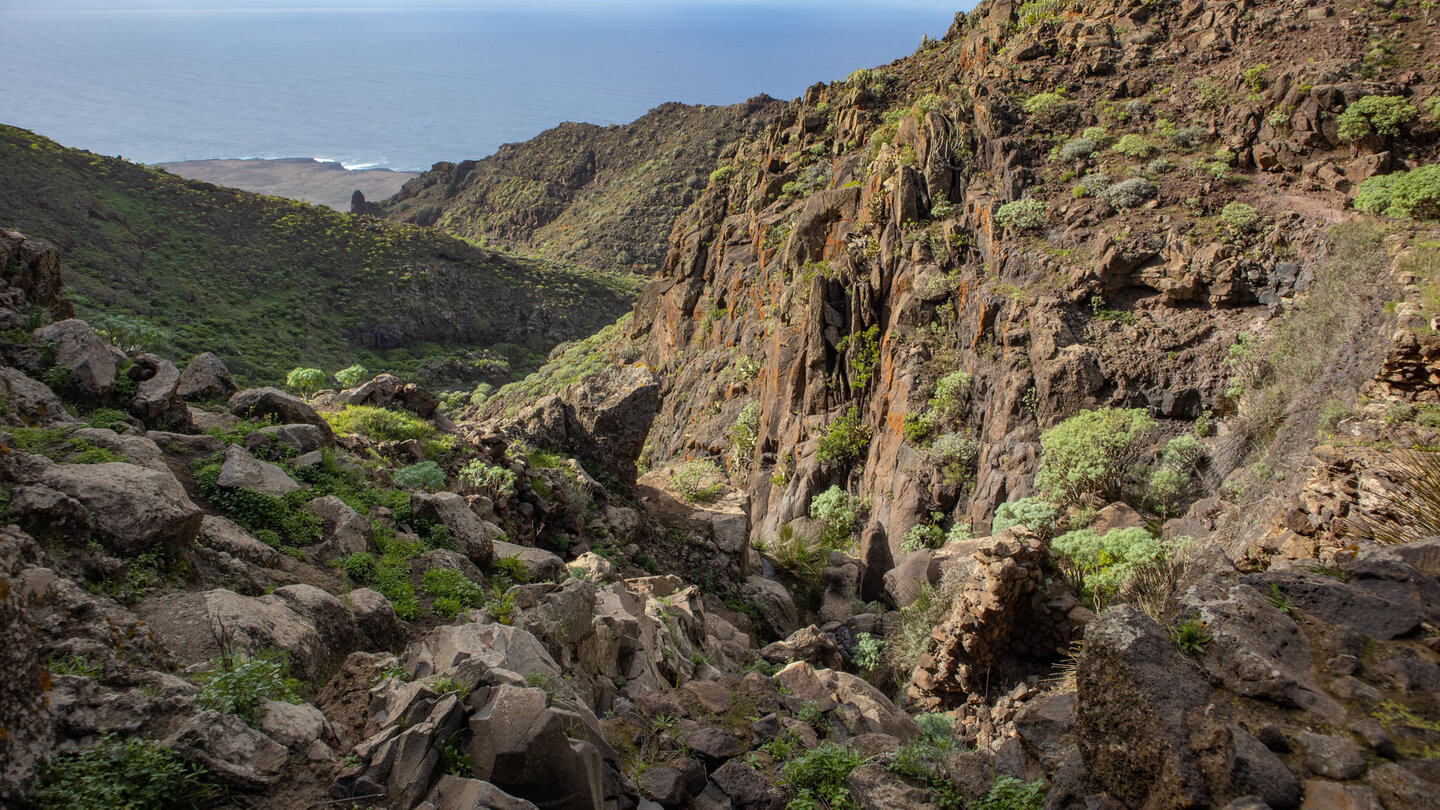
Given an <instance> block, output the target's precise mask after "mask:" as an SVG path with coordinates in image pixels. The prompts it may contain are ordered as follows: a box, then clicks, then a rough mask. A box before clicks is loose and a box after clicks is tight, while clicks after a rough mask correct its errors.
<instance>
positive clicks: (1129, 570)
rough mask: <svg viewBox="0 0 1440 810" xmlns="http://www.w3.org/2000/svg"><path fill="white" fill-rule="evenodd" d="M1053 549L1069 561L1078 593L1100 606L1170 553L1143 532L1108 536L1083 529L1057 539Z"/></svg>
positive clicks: (1113, 532) (1125, 531) (1123, 531)
mask: <svg viewBox="0 0 1440 810" xmlns="http://www.w3.org/2000/svg"><path fill="white" fill-rule="evenodd" d="M1050 549H1051V551H1053V552H1054V553H1055V554H1056V555H1058V556H1059V557H1061V558H1062V559H1063V560H1064V561H1065V563H1066V565H1065V567H1066V569H1067V572H1069V573H1070V574H1071V576H1072V579H1073V580H1074V582H1075V584H1076V585H1078V586H1079V588H1077V590H1079V591H1080V592H1081V593H1082V594H1083V595H1084V596H1085V597H1086V598H1087V599H1090V600H1091V602H1092V603H1093V604H1097V605H1099V604H1103V603H1104V601H1105V600H1107V599H1109V598H1110V597H1111V596H1113V595H1115V594H1116V593H1119V592H1120V589H1121V588H1123V587H1124V586H1125V585H1126V584H1127V583H1129V582H1130V580H1131V579H1132V578H1134V576H1135V570H1136V568H1137V567H1139V566H1142V565H1146V564H1149V563H1154V562H1157V561H1158V560H1160V559H1162V558H1163V557H1164V556H1165V555H1166V553H1167V548H1166V544H1164V543H1162V542H1161V541H1160V540H1157V539H1156V538H1154V537H1152V536H1151V535H1150V533H1149V532H1148V531H1146V530H1145V529H1143V528H1132V529H1112V530H1111V531H1108V532H1106V533H1105V534H1104V536H1099V535H1096V534H1095V532H1093V531H1091V530H1089V529H1079V530H1077V531H1073V532H1066V533H1065V534H1062V535H1060V536H1059V537H1057V538H1055V539H1054V540H1053V541H1051V543H1050Z"/></svg>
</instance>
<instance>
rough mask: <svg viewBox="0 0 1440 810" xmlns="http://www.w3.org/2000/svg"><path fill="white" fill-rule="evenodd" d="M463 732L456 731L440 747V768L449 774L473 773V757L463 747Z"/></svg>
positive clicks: (464, 741) (471, 774)
mask: <svg viewBox="0 0 1440 810" xmlns="http://www.w3.org/2000/svg"><path fill="white" fill-rule="evenodd" d="M463 735H464V732H461V731H457V732H455V733H454V734H451V735H450V737H449V738H448V739H446V740H445V744H444V745H443V746H441V748H440V769H441V770H443V771H444V772H445V773H448V774H450V775H451V776H460V777H469V776H473V775H474V771H475V757H474V756H473V755H472V754H471V753H470V752H469V751H467V750H466V749H465V744H466V740H465V739H464V738H463Z"/></svg>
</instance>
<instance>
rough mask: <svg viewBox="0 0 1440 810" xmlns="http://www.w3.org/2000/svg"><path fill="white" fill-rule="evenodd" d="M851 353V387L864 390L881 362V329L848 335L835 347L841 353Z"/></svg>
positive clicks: (877, 327)
mask: <svg viewBox="0 0 1440 810" xmlns="http://www.w3.org/2000/svg"><path fill="white" fill-rule="evenodd" d="M847 350H848V351H849V352H850V387H851V388H855V389H862V388H864V387H865V386H867V385H869V384H870V378H871V376H873V375H874V373H875V364H876V363H878V362H879V361H880V327H879V326H878V325H877V326H871V327H870V328H869V329H866V330H865V331H863V332H859V333H857V334H854V335H846V336H845V337H844V338H842V339H841V341H840V343H839V344H837V345H836V346H835V351H837V352H840V353H842V354H843V353H845V352H846V351H847Z"/></svg>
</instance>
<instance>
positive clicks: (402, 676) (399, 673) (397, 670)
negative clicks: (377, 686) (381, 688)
mask: <svg viewBox="0 0 1440 810" xmlns="http://www.w3.org/2000/svg"><path fill="white" fill-rule="evenodd" d="M391 678H396V679H399V680H401V681H407V682H408V681H412V680H414V679H415V676H414V675H413V674H411V672H410V670H408V669H406V668H405V667H404V666H403V665H401V664H399V663H394V664H391V665H390V666H388V667H385V668H384V669H382V670H380V671H379V672H377V673H375V683H384V682H385V681H388V680H390V679H391Z"/></svg>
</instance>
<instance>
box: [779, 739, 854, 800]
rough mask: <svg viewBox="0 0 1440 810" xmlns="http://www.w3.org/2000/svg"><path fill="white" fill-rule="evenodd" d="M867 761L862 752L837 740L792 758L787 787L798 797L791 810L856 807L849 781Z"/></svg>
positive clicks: (786, 772)
mask: <svg viewBox="0 0 1440 810" xmlns="http://www.w3.org/2000/svg"><path fill="white" fill-rule="evenodd" d="M864 764H865V757H864V755H862V754H861V753H860V752H858V751H856V750H855V749H853V748H847V747H846V746H843V745H837V744H835V743H822V744H820V745H817V746H815V747H814V748H811V749H810V750H808V751H806V752H805V753H803V754H800V755H799V756H797V757H795V758H794V759H791V760H790V761H788V762H786V763H785V767H784V768H783V769H782V774H783V776H784V782H785V787H787V788H788V789H789V790H790V792H791V794H792V795H793V796H794V799H792V800H791V802H790V804H788V805H787V810H798V809H799V808H806V807H825V808H830V809H831V810H840V808H853V807H855V802H854V800H853V799H851V798H850V790H849V788H847V787H846V786H845V780H846V779H848V778H849V777H850V773H851V771H854V770H855V769H856V768H858V767H860V766H861V765H864Z"/></svg>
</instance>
